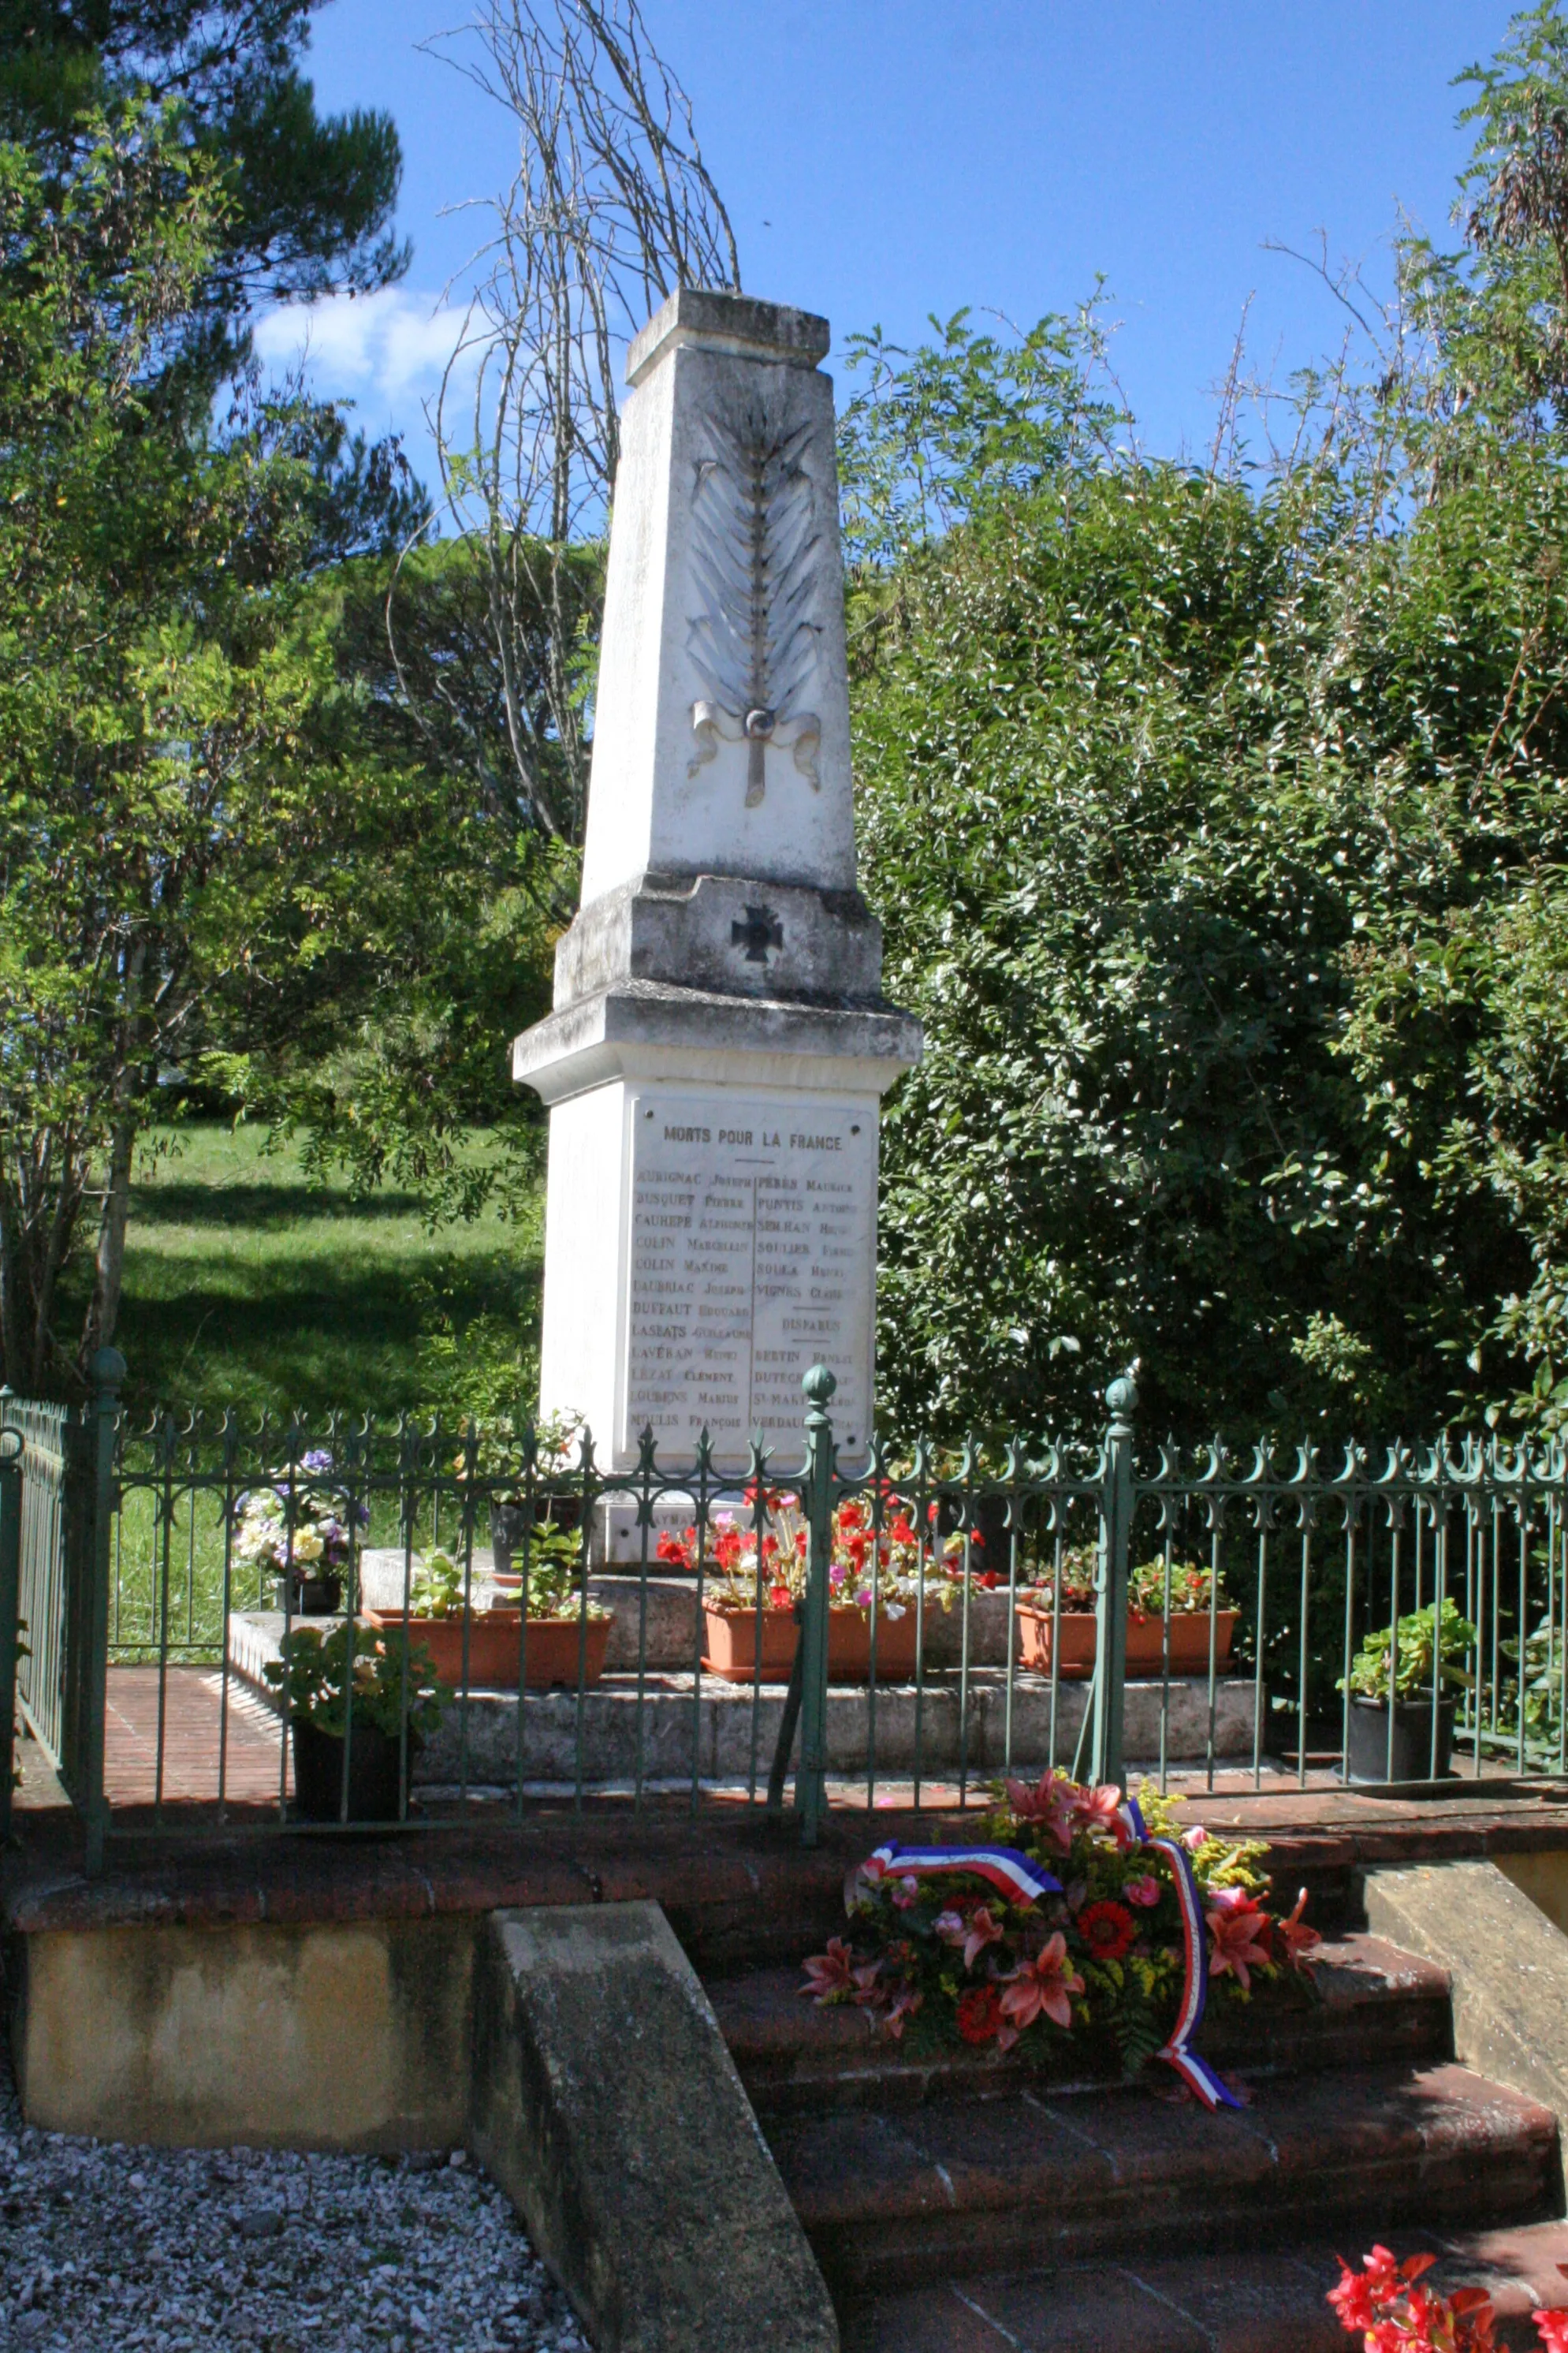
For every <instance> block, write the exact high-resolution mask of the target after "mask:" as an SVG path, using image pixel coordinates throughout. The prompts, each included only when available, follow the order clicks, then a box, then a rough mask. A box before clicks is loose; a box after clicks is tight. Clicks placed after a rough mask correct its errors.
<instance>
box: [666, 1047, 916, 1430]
mask: <svg viewBox="0 0 1568 2353" xmlns="http://www.w3.org/2000/svg"><path fill="white" fill-rule="evenodd" d="M630 1112H631V1125H632V1155H631V1162H632V1201H631V1220H632V1229H631V1302H630V1317H629V1327H628V1332H627V1363H626V1413H625V1418H624V1427H623V1442H624V1443H625V1444H626V1446H627V1447H628V1448H635V1445H636V1442H637V1437H638V1435H639V1434H640V1432H641V1431H642V1430H643V1429H644V1428H645V1427H647V1426H648V1425H649V1424H651V1425H652V1428H653V1432H654V1435H655V1437H656V1438H657V1439H658V1442H659V1445H660V1447H661V1448H662V1449H663V1450H664V1451H666V1452H667V1453H675V1454H679V1453H689V1451H690V1450H691V1449H692V1448H693V1447H694V1446H695V1444H696V1441H697V1438H698V1434H699V1432H700V1430H701V1429H702V1427H703V1425H704V1424H706V1425H707V1428H708V1430H709V1433H710V1436H711V1438H712V1441H713V1447H714V1451H715V1453H716V1454H717V1455H718V1456H719V1457H721V1459H722V1460H723V1461H727V1462H728V1461H741V1462H743V1461H744V1460H745V1453H746V1448H747V1446H748V1444H749V1442H750V1440H751V1434H752V1430H754V1429H759V1428H760V1429H761V1430H762V1433H763V1443H764V1444H765V1445H767V1446H769V1447H773V1448H776V1449H777V1450H778V1451H779V1454H780V1458H781V1460H782V1461H785V1462H794V1461H798V1460H799V1457H800V1451H801V1444H802V1431H801V1421H802V1413H803V1410H804V1403H805V1400H804V1399H803V1398H802V1396H801V1387H800V1384H801V1378H802V1376H803V1375H804V1374H805V1373H806V1372H808V1371H809V1370H810V1368H811V1366H813V1365H815V1364H824V1365H826V1366H828V1368H829V1369H830V1370H831V1371H832V1372H833V1373H835V1374H836V1375H837V1380H838V1388H837V1395H836V1396H835V1398H834V1400H833V1423H834V1431H835V1435H836V1437H837V1440H838V1443H839V1445H840V1446H841V1448H842V1449H843V1450H844V1451H845V1452H846V1454H853V1453H856V1452H858V1451H860V1450H861V1449H863V1447H864V1445H865V1442H866V1438H867V1417H868V1411H869V1406H870V1394H871V1313H872V1293H873V1282H874V1274H875V1265H876V1248H877V1243H876V1199H877V1121H876V1112H875V1109H874V1108H873V1107H872V1106H870V1105H867V1106H865V1107H864V1108H861V1107H859V1106H850V1107H846V1106H844V1105H842V1104H836V1105H833V1106H828V1105H826V1104H821V1103H817V1104H812V1103H802V1101H801V1100H800V1098H799V1097H798V1096H797V1097H795V1099H794V1100H793V1101H789V1100H784V1101H780V1102H775V1103H769V1102H767V1101H766V1100H765V1099H763V1098H761V1097H757V1096H747V1097H745V1098H743V1099H739V1100H737V1099H735V1098H731V1097H728V1096H713V1095H703V1096H696V1095H687V1094H680V1095H674V1094H668V1095H667V1094H665V1093H663V1092H658V1093H652V1094H642V1095H639V1096H638V1097H637V1098H636V1099H635V1100H634V1102H633V1103H632V1104H631V1106H630Z"/></svg>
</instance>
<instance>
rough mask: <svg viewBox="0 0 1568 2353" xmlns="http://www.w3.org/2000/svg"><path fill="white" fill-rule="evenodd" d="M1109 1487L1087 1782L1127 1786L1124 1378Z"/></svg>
mask: <svg viewBox="0 0 1568 2353" xmlns="http://www.w3.org/2000/svg"><path fill="white" fill-rule="evenodd" d="M1105 1402H1106V1404H1107V1405H1108V1406H1109V1407H1110V1423H1109V1425H1108V1426H1107V1429H1106V1432H1105V1485H1104V1489H1103V1492H1102V1493H1101V1497H1100V1578H1099V1590H1098V1593H1097V1594H1096V1597H1095V1614H1096V1618H1097V1620H1098V1624H1097V1628H1096V1642H1095V1677H1094V1746H1093V1761H1092V1765H1091V1767H1090V1773H1089V1778H1090V1779H1091V1780H1093V1781H1095V1782H1097V1783H1103V1782H1107V1781H1114V1783H1115V1784H1116V1786H1117V1788H1119V1789H1120V1788H1123V1787H1124V1785H1125V1778H1126V1763H1125V1760H1124V1758H1123V1756H1122V1729H1123V1722H1124V1717H1125V1714H1126V1705H1127V1576H1128V1554H1129V1550H1130V1548H1131V1541H1132V1416H1133V1413H1134V1411H1135V1410H1136V1408H1137V1404H1138V1387H1137V1383H1136V1382H1135V1381H1134V1380H1133V1378H1132V1376H1131V1373H1123V1374H1122V1375H1121V1378H1120V1379H1118V1380H1114V1381H1112V1382H1111V1384H1110V1388H1108V1389H1107V1390H1106V1392H1105Z"/></svg>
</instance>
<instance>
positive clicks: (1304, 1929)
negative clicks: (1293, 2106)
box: [1276, 1887, 1568, 2353]
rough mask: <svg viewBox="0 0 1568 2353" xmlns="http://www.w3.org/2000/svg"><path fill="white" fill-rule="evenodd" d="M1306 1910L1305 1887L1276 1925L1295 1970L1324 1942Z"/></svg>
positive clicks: (1302, 1965) (1567, 2350)
mask: <svg viewBox="0 0 1568 2353" xmlns="http://www.w3.org/2000/svg"><path fill="white" fill-rule="evenodd" d="M1306 1908H1307V1891H1306V1889H1305V1888H1304V1887H1303V1888H1302V1890H1301V1893H1300V1895H1298V1896H1297V1898H1296V1908H1295V1910H1294V1911H1293V1912H1289V1913H1287V1915H1286V1916H1285V1918H1284V1919H1283V1920H1280V1921H1278V1922H1277V1923H1276V1926H1278V1928H1279V1937H1280V1941H1281V1943H1282V1944H1283V1945H1284V1947H1285V1951H1286V1954H1287V1956H1288V1957H1289V1962H1290V1966H1291V1968H1293V1969H1301V1968H1306V1966H1307V1956H1308V1954H1309V1953H1311V1952H1315V1951H1316V1950H1317V1947H1319V1946H1320V1945H1321V1943H1322V1941H1323V1940H1322V1938H1321V1936H1319V1934H1318V1932H1317V1930H1316V1929H1315V1928H1309V1927H1308V1926H1307V1924H1306V1922H1305V1921H1304V1920H1303V1919H1302V1917H1301V1915H1302V1913H1303V1912H1304V1911H1305V1910H1306ZM1564 2353H1568V2348H1564Z"/></svg>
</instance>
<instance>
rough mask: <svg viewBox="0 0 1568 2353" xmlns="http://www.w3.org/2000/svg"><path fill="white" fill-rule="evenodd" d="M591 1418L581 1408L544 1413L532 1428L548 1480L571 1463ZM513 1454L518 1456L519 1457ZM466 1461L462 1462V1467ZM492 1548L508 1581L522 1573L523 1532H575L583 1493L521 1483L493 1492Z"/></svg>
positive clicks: (498, 1573) (579, 1524)
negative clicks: (529, 1489)
mask: <svg viewBox="0 0 1568 2353" xmlns="http://www.w3.org/2000/svg"><path fill="white" fill-rule="evenodd" d="M587 1427H588V1425H587V1423H586V1421H585V1420H584V1418H583V1416H582V1415H581V1414H580V1413H550V1414H545V1415H544V1416H543V1417H542V1419H541V1420H540V1422H539V1423H538V1425H537V1427H536V1428H535V1430H534V1433H533V1442H534V1461H535V1465H536V1467H537V1470H538V1474H539V1476H540V1478H541V1479H543V1480H547V1481H548V1480H558V1479H562V1478H563V1477H564V1476H565V1475H566V1473H567V1472H569V1471H570V1469H571V1467H572V1455H573V1451H574V1448H578V1447H580V1446H581V1444H582V1441H583V1439H584V1435H585V1434H586V1431H587ZM515 1460H516V1457H515V1455H514V1457H513V1461H514V1463H515ZM462 1467H463V1466H461V1465H459V1470H461V1469H462ZM489 1516H490V1553H491V1557H492V1559H493V1561H494V1563H495V1574H496V1577H498V1579H500V1581H502V1582H503V1583H504V1582H505V1580H506V1579H507V1578H509V1577H519V1578H521V1574H522V1572H521V1568H520V1567H517V1566H516V1563H517V1556H518V1555H519V1553H521V1550H522V1546H523V1537H524V1536H525V1535H527V1534H528V1533H529V1532H530V1530H532V1531H533V1532H535V1533H536V1534H542V1533H543V1532H545V1531H552V1532H553V1533H555V1534H557V1535H576V1534H577V1533H578V1532H579V1531H580V1530H581V1528H582V1525H583V1498H582V1496H581V1495H561V1494H554V1493H543V1494H535V1495H534V1496H532V1497H530V1496H529V1495H528V1494H527V1493H525V1492H524V1491H523V1490H522V1489H521V1487H520V1488H515V1489H513V1490H511V1491H510V1493H509V1492H507V1491H505V1490H497V1491H496V1492H495V1493H492V1494H491V1496H490V1504H489Z"/></svg>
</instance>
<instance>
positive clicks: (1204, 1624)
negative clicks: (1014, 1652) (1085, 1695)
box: [1017, 1544, 1240, 1677]
mask: <svg viewBox="0 0 1568 2353" xmlns="http://www.w3.org/2000/svg"><path fill="white" fill-rule="evenodd" d="M1098 1561H1099V1555H1098V1551H1097V1548H1096V1546H1093V1545H1089V1544H1085V1545H1069V1546H1067V1547H1066V1548H1065V1549H1064V1551H1063V1553H1062V1560H1061V1608H1060V1609H1059V1611H1058V1609H1057V1607H1056V1604H1055V1598H1054V1596H1055V1575H1054V1569H1053V1574H1052V1576H1051V1577H1047V1578H1046V1579H1045V1580H1044V1581H1043V1582H1041V1583H1039V1584H1035V1585H1030V1586H1028V1587H1026V1588H1025V1589H1024V1590H1023V1591H1022V1592H1020V1594H1019V1596H1018V1610H1017V1616H1018V1632H1019V1638H1020V1641H1021V1643H1022V1646H1023V1658H1024V1664H1025V1666H1026V1667H1030V1668H1033V1669H1034V1670H1035V1672H1037V1673H1039V1674H1047V1675H1048V1674H1049V1673H1050V1672H1051V1662H1052V1660H1053V1658H1055V1657H1057V1656H1058V1638H1059V1656H1060V1662H1061V1663H1060V1668H1059V1672H1060V1673H1061V1674H1063V1675H1065V1676H1069V1677H1071V1676H1082V1675H1089V1674H1092V1673H1093V1672H1094V1661H1095V1652H1096V1648H1097V1639H1098V1638H1097V1634H1096V1626H1095V1577H1096V1575H1097V1571H1098ZM1165 1591H1166V1570H1165V1561H1164V1557H1163V1555H1161V1556H1157V1557H1156V1558H1154V1559H1152V1560H1145V1561H1141V1562H1140V1563H1139V1564H1138V1566H1137V1567H1135V1568H1133V1569H1131V1571H1130V1572H1129V1575H1128V1579H1127V1605H1128V1606H1127V1672H1128V1673H1129V1674H1130V1675H1139V1676H1155V1675H1161V1674H1163V1672H1164V1669H1165V1658H1166V1653H1167V1647H1168V1650H1169V1655H1170V1662H1171V1672H1172V1673H1173V1675H1206V1674H1207V1672H1208V1669H1209V1649H1210V1642H1211V1639H1212V1642H1213V1648H1214V1664H1215V1673H1216V1674H1225V1673H1226V1672H1228V1671H1229V1667H1230V1654H1231V1649H1232V1645H1233V1644H1234V1642H1235V1640H1236V1626H1237V1617H1238V1616H1239V1614H1240V1613H1239V1612H1238V1611H1237V1610H1236V1609H1233V1608H1232V1607H1231V1605H1230V1602H1229V1600H1228V1599H1227V1597H1226V1592H1225V1587H1224V1582H1223V1580H1222V1581H1221V1583H1220V1584H1219V1586H1218V1587H1217V1588H1216V1587H1215V1581H1214V1572H1213V1570H1212V1569H1210V1568H1207V1567H1204V1566H1203V1565H1202V1564H1201V1563H1198V1562H1196V1561H1184V1560H1173V1561H1172V1563H1171V1565H1170V1609H1169V1612H1168V1613H1167V1610H1166V1608H1165Z"/></svg>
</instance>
